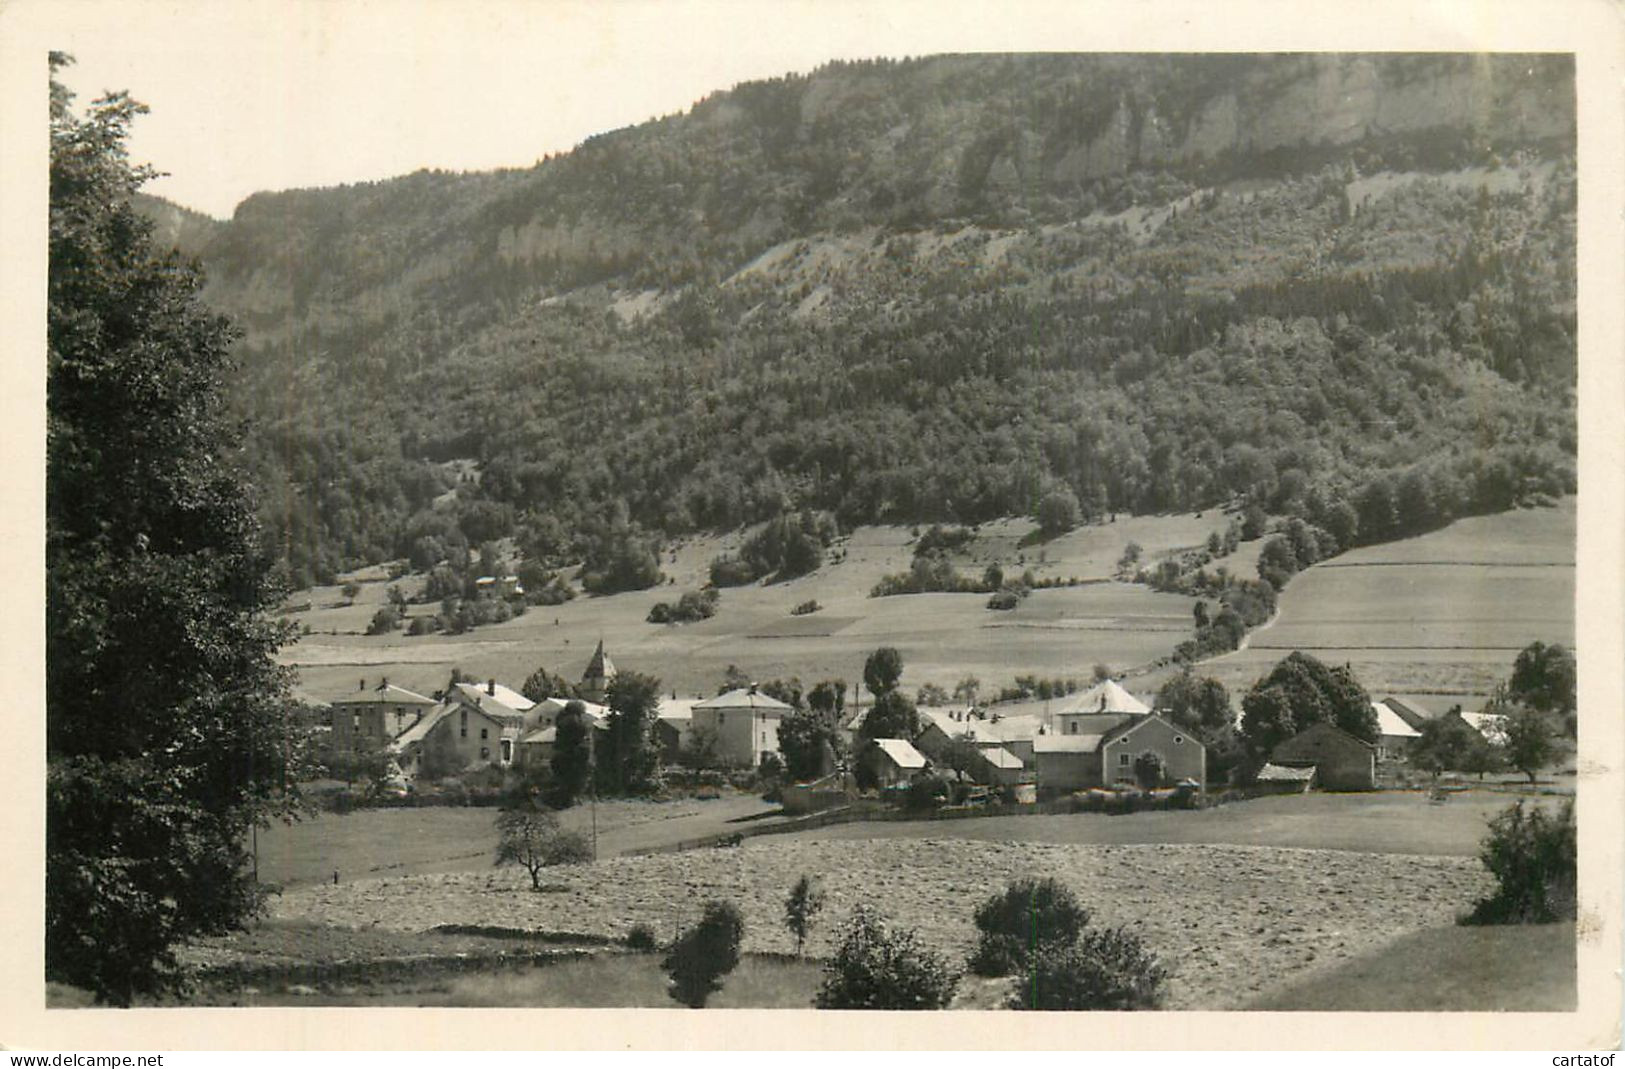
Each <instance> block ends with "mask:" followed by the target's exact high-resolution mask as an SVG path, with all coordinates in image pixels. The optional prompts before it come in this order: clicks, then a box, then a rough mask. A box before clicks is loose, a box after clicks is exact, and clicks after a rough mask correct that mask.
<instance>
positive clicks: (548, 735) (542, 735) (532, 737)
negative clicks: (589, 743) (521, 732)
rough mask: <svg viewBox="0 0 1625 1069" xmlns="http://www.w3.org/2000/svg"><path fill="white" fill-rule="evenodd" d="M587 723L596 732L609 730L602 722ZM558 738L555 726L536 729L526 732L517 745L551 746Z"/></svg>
mask: <svg viewBox="0 0 1625 1069" xmlns="http://www.w3.org/2000/svg"><path fill="white" fill-rule="evenodd" d="M587 723H588V724H590V725H591V726H592V727H593V728H594V729H595V730H598V731H608V730H609V725H608V724H606V723H604V722H603V721H602V720H589V721H587ZM558 737H559V729H558V727H557V726H556V725H555V726H553V727H550V728H536V729H535V730H533V731H530V732H528V733H527V734H526V735H525V736H524V738H522V739H520V740H519V744H520V745H521V746H524V745H527V744H530V743H540V744H541V745H543V746H551V745H553V743H554V742H556V741H558Z"/></svg>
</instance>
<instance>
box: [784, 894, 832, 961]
mask: <svg viewBox="0 0 1625 1069" xmlns="http://www.w3.org/2000/svg"><path fill="white" fill-rule="evenodd" d="M823 908H824V892H823V890H822V889H820V888H819V886H818V885H817V884H815V883H814V882H813V880H812V877H810V876H806V875H803V876H802V877H801V879H799V880H797V881H796V885H795V886H794V887H792V888H790V897H789V898H787V899H785V900H784V926H785V927H786V928H788V929H790V934H791V935H793V936H795V937H796V956H797V957H800V956H801V951H802V948H803V947H805V946H806V945H807V933H808V932H811V931H812V926H813V920H814V918H816V917H817V916H818V912H819V910H821V909H823Z"/></svg>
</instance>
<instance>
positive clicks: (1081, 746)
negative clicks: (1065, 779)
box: [1033, 735, 1106, 754]
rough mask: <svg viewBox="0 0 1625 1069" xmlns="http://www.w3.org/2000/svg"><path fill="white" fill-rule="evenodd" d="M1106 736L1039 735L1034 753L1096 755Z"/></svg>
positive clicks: (1036, 738) (1035, 742)
mask: <svg viewBox="0 0 1625 1069" xmlns="http://www.w3.org/2000/svg"><path fill="white" fill-rule="evenodd" d="M1105 737H1106V736H1104V735H1037V736H1034V738H1033V753H1035V754H1041V753H1094V752H1095V751H1096V750H1098V749H1100V740H1101V739H1104V738H1105Z"/></svg>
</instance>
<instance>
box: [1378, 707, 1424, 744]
mask: <svg viewBox="0 0 1625 1069" xmlns="http://www.w3.org/2000/svg"><path fill="white" fill-rule="evenodd" d="M1371 708H1373V709H1375V710H1376V711H1377V733H1378V734H1380V735H1391V736H1395V737H1397V738H1406V739H1419V738H1421V737H1422V733H1421V732H1420V731H1417V730H1416V729H1415V728H1413V727H1411V726H1410V725H1409V724H1407V723H1406V722H1405V718H1404V717H1402V716H1400V715H1399V714H1398V713H1396V712H1394V711H1393V710H1392V709H1390V708H1388V706H1387V705H1385V704H1384V703H1382V702H1372V703H1371Z"/></svg>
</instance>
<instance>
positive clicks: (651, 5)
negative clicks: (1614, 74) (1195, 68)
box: [0, 0, 1549, 218]
mask: <svg viewBox="0 0 1625 1069" xmlns="http://www.w3.org/2000/svg"><path fill="white" fill-rule="evenodd" d="M1396 5H1397V6H1396ZM1463 5H1466V6H1465V8H1464V7H1463ZM1492 8H1493V9H1495V10H1497V11H1500V10H1502V8H1501V7H1500V5H1498V4H1497V0H1459V2H1457V0H1433V6H1432V7H1429V8H1424V9H1418V8H1417V7H1416V6H1415V5H1414V4H1411V3H1409V0H1369V2H1368V3H1367V4H1364V5H1350V6H1349V7H1348V8H1323V9H1317V14H1316V17H1315V18H1314V19H1310V20H1305V19H1302V18H1288V17H1284V16H1286V15H1288V14H1289V13H1297V12H1299V11H1300V9H1299V8H1298V7H1297V6H1296V3H1295V0H1245V2H1244V3H1243V2H1240V0H1238V2H1237V3H1236V4H1230V5H1218V6H1215V5H1211V4H1210V3H1208V2H1207V0H1140V2H1128V3H1124V2H1123V0H1002V2H999V3H987V2H982V0H252V2H248V0H212V2H208V3H205V2H203V0H9V2H0V22H4V23H5V26H3V27H0V28H3V29H6V30H8V31H10V32H11V37H12V43H11V47H10V48H9V50H8V51H7V56H8V58H11V59H15V58H17V57H26V56H29V55H38V56H39V62H40V66H41V80H40V82H39V83H38V85H39V90H38V91H39V93H40V102H41V103H40V106H41V107H43V99H44V78H43V67H44V51H45V49H47V48H49V49H56V50H60V51H65V52H68V53H70V54H72V55H73V56H74V57H75V59H76V60H77V63H76V65H75V66H73V67H71V68H69V69H68V70H67V71H66V72H65V74H64V76H63V81H64V82H65V83H66V84H67V85H68V87H69V88H70V89H72V90H74V91H75V92H76V93H77V94H78V104H79V105H80V106H81V107H82V106H83V105H85V104H87V103H88V102H89V101H90V100H91V99H93V98H94V97H96V96H98V95H100V93H101V92H102V91H103V90H109V89H112V90H127V91H128V92H129V93H130V94H131V95H132V96H133V97H135V98H136V99H137V100H140V101H143V102H144V103H146V104H147V105H149V107H150V108H151V113H150V114H148V115H146V116H144V117H143V118H141V119H140V120H138V122H137V124H136V128H135V131H134V134H133V137H132V141H131V155H132V157H133V158H134V159H135V160H136V161H138V162H144V163H150V164H152V165H153V166H155V167H157V168H158V169H159V170H160V171H163V172H166V176H165V177H163V178H160V179H158V180H157V181H155V182H154V183H152V184H151V185H150V186H149V187H148V189H149V191H150V192H153V193H156V194H158V195H160V196H163V197H167V198H168V199H170V200H173V201H175V202H177V203H179V204H183V205H185V206H186V207H189V208H193V209H196V210H199V211H204V212H207V213H208V214H210V215H214V216H216V217H219V218H225V217H229V215H230V214H231V212H232V210H233V209H234V208H235V207H236V205H237V204H238V203H240V202H241V201H242V200H243V199H244V198H246V197H247V196H249V195H250V194H252V193H255V192H258V191H262V190H279V189H291V188H306V187H313V186H330V185H336V184H341V183H348V182H359V181H370V180H376V179H381V178H389V177H393V176H396V175H402V174H409V173H411V172H413V171H416V170H419V169H422V168H438V169H444V170H453V171H474V170H488V169H493V168H499V167H527V166H530V165H532V164H534V163H535V162H536V161H537V160H538V159H540V158H542V157H544V156H546V155H549V154H555V153H561V152H567V151H569V150H570V149H571V148H573V147H574V146H575V145H577V144H579V143H580V142H581V141H582V140H584V139H585V138H587V137H590V136H592V135H593V134H597V133H602V132H604V131H606V130H613V129H617V128H619V127H622V126H627V125H631V124H635V123H638V122H642V121H644V120H646V119H650V118H655V117H659V116H662V115H670V114H673V113H675V112H682V111H685V110H687V109H688V108H689V107H691V106H692V105H693V104H694V103H695V102H696V101H697V100H700V99H701V98H703V97H705V96H707V95H709V94H711V93H714V92H717V91H719V90H724V89H728V88H730V87H732V86H734V85H736V84H738V83H740V82H743V81H750V80H754V79H759V78H770V77H777V76H780V75H783V74H787V73H792V72H806V71H810V70H812V69H814V68H816V67H818V66H820V65H821V64H824V63H826V62H829V61H830V60H834V59H854V58H869V57H875V56H888V57H893V58H901V57H905V56H920V55H927V54H932V53H938V52H965V51H1096V50H1099V51H1124V50H1128V51H1169V50H1171V51H1200V50H1208V49H1227V50H1242V51H1276V50H1287V51H1291V50H1302V49H1336V50H1348V51H1359V50H1368V49H1369V50H1388V49H1393V48H1395V47H1396V46H1400V45H1403V46H1405V47H1407V48H1420V49H1423V50H1426V49H1429V48H1434V49H1442V50H1454V49H1460V48H1463V47H1474V46H1478V47H1501V48H1506V47H1516V48H1519V49H1534V50H1538V48H1539V47H1540V42H1539V41H1538V40H1537V39H1536V38H1537V37H1538V36H1539V34H1538V33H1537V34H1532V33H1531V32H1530V30H1529V28H1528V27H1525V26H1519V25H1516V24H1515V21H1516V20H1515V19H1512V18H1510V17H1502V18H1500V19H1499V20H1496V19H1489V18H1487V17H1485V15H1486V12H1487V11H1489V10H1491V9H1492ZM1396 10H1397V11H1399V12H1400V13H1402V14H1403V15H1404V16H1405V17H1404V18H1399V19H1396V18H1394V17H1393V14H1394V12H1395V11H1396ZM1504 10H1505V11H1507V12H1513V11H1516V10H1520V9H1518V8H1516V7H1515V6H1514V7H1508V8H1505V9H1504ZM1464 11H1465V12H1466V14H1464ZM1468 15H1470V16H1471V17H1467V16H1468ZM1539 25H1542V24H1537V27H1538V26H1539ZM1545 25H1549V23H1548V24H1545ZM1465 30H1471V31H1472V32H1470V33H1468V32H1464V31H1465ZM1491 31H1493V32H1491ZM26 73H27V71H26V69H23V70H21V71H18V70H13V71H12V72H11V75H12V76H11V77H10V78H9V80H7V85H8V87H9V88H12V89H15V87H16V86H18V85H19V84H25V83H24V79H23V77H22V75H25V74H26Z"/></svg>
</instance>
